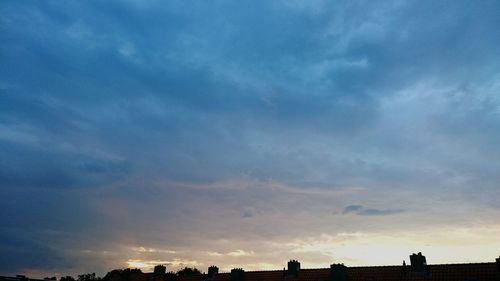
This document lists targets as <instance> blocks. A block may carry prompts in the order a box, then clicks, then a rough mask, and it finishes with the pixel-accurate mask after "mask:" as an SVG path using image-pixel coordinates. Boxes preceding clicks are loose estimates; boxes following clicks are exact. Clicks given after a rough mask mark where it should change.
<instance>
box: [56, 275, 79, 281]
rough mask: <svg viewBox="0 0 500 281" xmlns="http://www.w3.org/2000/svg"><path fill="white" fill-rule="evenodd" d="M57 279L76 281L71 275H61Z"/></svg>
mask: <svg viewBox="0 0 500 281" xmlns="http://www.w3.org/2000/svg"><path fill="white" fill-rule="evenodd" d="M59 281H76V280H75V278H73V277H71V276H62V277H61V278H60V279H59Z"/></svg>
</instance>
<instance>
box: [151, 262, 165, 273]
mask: <svg viewBox="0 0 500 281" xmlns="http://www.w3.org/2000/svg"><path fill="white" fill-rule="evenodd" d="M166 271H167V267H165V266H164V265H161V264H159V265H157V266H155V269H154V274H155V275H163V274H165V272H166Z"/></svg>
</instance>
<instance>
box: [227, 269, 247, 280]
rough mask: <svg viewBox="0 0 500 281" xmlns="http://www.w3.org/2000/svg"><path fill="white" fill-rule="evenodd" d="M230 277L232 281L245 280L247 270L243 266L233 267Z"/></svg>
mask: <svg viewBox="0 0 500 281" xmlns="http://www.w3.org/2000/svg"><path fill="white" fill-rule="evenodd" d="M230 277H231V278H230V281H245V271H244V270H243V269H241V268H233V269H231V276H230Z"/></svg>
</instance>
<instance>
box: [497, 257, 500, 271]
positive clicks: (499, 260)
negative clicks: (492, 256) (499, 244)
mask: <svg viewBox="0 0 500 281" xmlns="http://www.w3.org/2000/svg"><path fill="white" fill-rule="evenodd" d="M497 269H498V271H500V256H498V258H497Z"/></svg>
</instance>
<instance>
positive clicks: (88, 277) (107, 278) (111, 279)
mask: <svg viewBox="0 0 500 281" xmlns="http://www.w3.org/2000/svg"><path fill="white" fill-rule="evenodd" d="M142 274H143V272H142V271H141V270H140V269H138V268H125V269H113V270H111V271H110V272H108V273H106V275H104V277H99V276H96V274H95V273H94V272H93V273H85V274H81V275H78V277H77V278H76V279H75V278H73V277H72V276H62V277H61V278H59V281H131V280H134V279H135V278H134V276H137V275H142ZM167 274H172V275H177V276H191V275H197V274H201V271H200V270H198V269H197V268H196V267H192V268H191V267H187V266H186V267H184V268H183V269H180V270H178V271H177V272H172V271H171V272H168V273H167ZM44 280H55V281H57V278H56V277H45V278H44Z"/></svg>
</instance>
